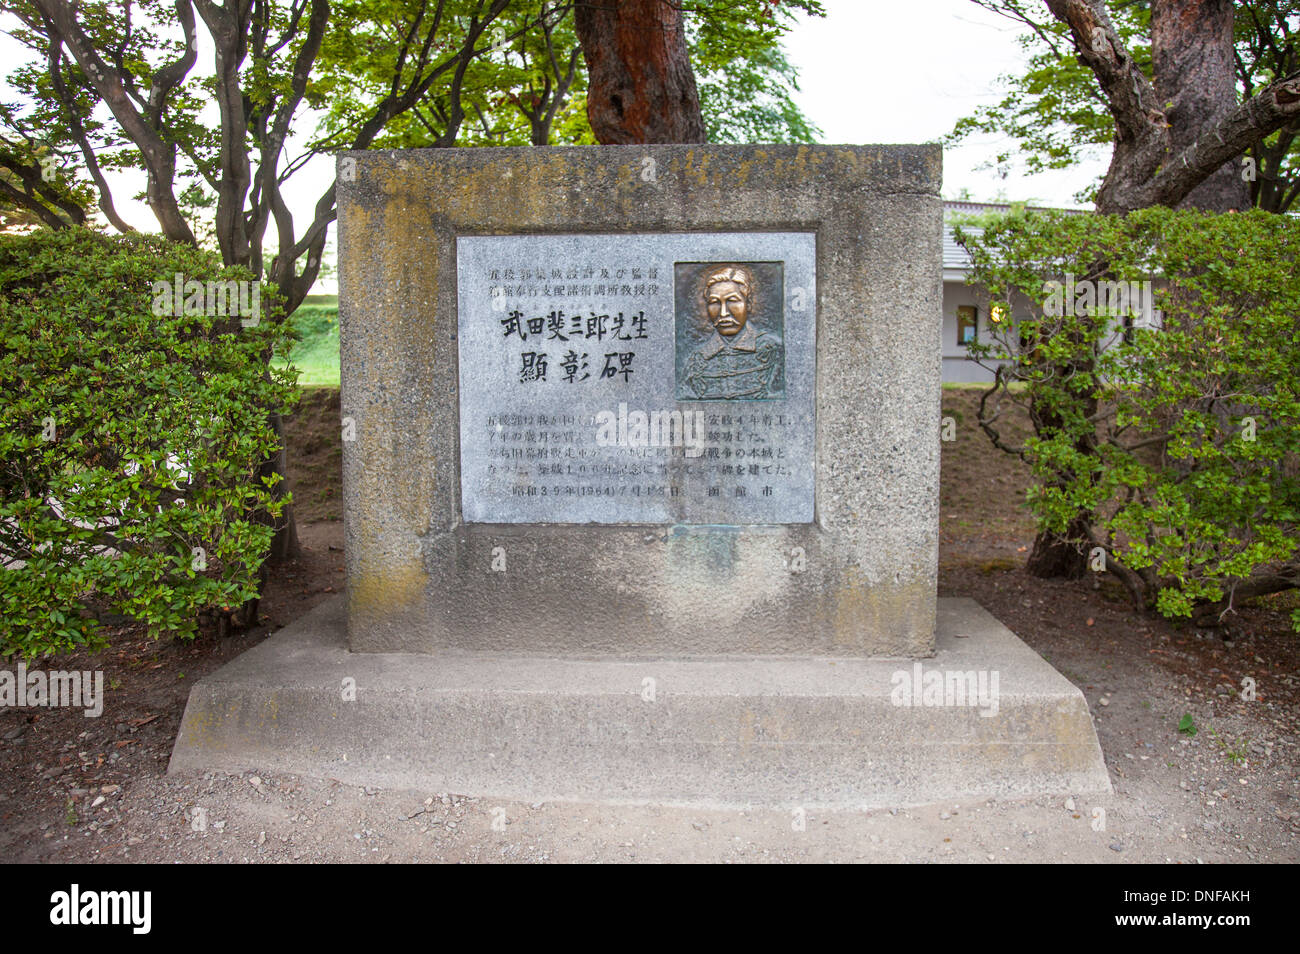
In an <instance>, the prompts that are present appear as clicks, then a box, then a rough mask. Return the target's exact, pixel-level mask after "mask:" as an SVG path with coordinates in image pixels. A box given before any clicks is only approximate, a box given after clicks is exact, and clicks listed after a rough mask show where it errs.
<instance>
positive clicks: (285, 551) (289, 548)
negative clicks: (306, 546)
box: [258, 414, 302, 563]
mask: <svg viewBox="0 0 1300 954" xmlns="http://www.w3.org/2000/svg"><path fill="white" fill-rule="evenodd" d="M271 427H272V428H274V430H275V436H276V438H277V440H278V441H279V444H280V449H279V451H277V452H276V453H274V454H272V455H271V456H270V457H269V458H268V459H267V460H266V461H265V462H264V463H263V464H262V468H261V470H260V471H259V472H258V476H259V477H271V476H272V475H274V474H279V475H280V476H281V478H282V479H281V480H280V481H279V482H278V483H277V484H276V485H275V488H274V489H273V491H272V493H275V494H277V495H279V496H283V495H284V494H286V493H288V486H287V484H288V476H289V474H288V465H287V455H286V454H285V449H284V418H283V417H281V416H280V415H279V414H272V415H271ZM301 553H302V544H301V543H300V542H299V541H298V524H297V521H295V520H294V517H293V504H286V505H285V508H284V510H283V511H282V512H281V515H280V520H279V522H278V523H277V524H276V530H275V537H274V538H273V539H272V540H271V554H270V556H269V557H268V559H269V560H270V561H271V562H272V563H283V562H284V561H286V560H292V559H294V558H295V557H297V556H298V555H299V554H301Z"/></svg>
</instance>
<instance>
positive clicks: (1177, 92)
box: [1151, 0, 1250, 212]
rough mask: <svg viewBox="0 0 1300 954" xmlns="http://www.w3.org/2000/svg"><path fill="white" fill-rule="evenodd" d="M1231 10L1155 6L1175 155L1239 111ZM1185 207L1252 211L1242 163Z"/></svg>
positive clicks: (1172, 3) (1216, 1)
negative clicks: (1204, 132) (1232, 113)
mask: <svg viewBox="0 0 1300 954" xmlns="http://www.w3.org/2000/svg"><path fill="white" fill-rule="evenodd" d="M1232 7H1233V5H1232V3H1231V2H1230V0H1164V2H1161V3H1156V4H1153V5H1152V7H1151V55H1152V58H1153V61H1154V70H1155V87H1156V92H1157V93H1158V94H1159V96H1160V101H1161V102H1162V103H1164V104H1165V117H1166V119H1168V121H1169V127H1170V128H1169V145H1170V150H1171V152H1172V153H1173V154H1175V155H1176V154H1178V153H1180V152H1182V151H1183V150H1184V149H1186V148H1188V147H1189V146H1191V145H1192V144H1193V143H1195V142H1196V140H1197V139H1198V138H1200V136H1201V133H1202V132H1203V131H1204V130H1206V129H1209V128H1211V127H1212V126H1213V125H1214V124H1216V123H1218V122H1219V121H1220V120H1222V119H1223V118H1224V117H1225V116H1227V115H1228V114H1229V113H1230V112H1232V111H1233V109H1235V108H1236V106H1237V72H1236V63H1235V60H1234V54H1233V45H1232V16H1233V9H1232ZM1181 205H1183V206H1185V207H1187V208H1196V209H1207V210H1209V211H1211V212H1230V211H1236V212H1241V211H1245V210H1246V209H1248V208H1250V190H1249V187H1248V186H1247V185H1246V182H1245V180H1244V179H1242V177H1241V160H1240V158H1236V159H1233V160H1231V161H1230V162H1226V163H1224V164H1223V165H1222V166H1220V167H1219V168H1218V169H1217V170H1216V171H1215V172H1213V173H1211V174H1210V175H1209V176H1207V177H1206V178H1205V179H1204V180H1203V181H1202V182H1201V184H1200V185H1198V186H1196V187H1195V188H1194V189H1192V190H1191V191H1190V192H1189V193H1187V196H1186V198H1184V199H1183V200H1182V203H1181Z"/></svg>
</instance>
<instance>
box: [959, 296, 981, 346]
mask: <svg viewBox="0 0 1300 954" xmlns="http://www.w3.org/2000/svg"><path fill="white" fill-rule="evenodd" d="M977 327H978V323H977V319H976V313H975V306H974V305H958V306H957V344H959V345H969V344H974V343H975V341H976V335H977V334H978V332H977Z"/></svg>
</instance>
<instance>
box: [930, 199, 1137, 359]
mask: <svg viewBox="0 0 1300 954" xmlns="http://www.w3.org/2000/svg"><path fill="white" fill-rule="evenodd" d="M1030 208H1033V207H1032V206H1031V207H1030ZM1011 209H1012V206H1011V205H1009V204H997V203H987V202H945V203H944V204H943V210H944V225H943V352H942V353H943V381H944V383H945V384H960V383H976V382H984V381H992V380H993V372H992V371H991V370H989V369H987V368H984V367H981V366H980V365H979V364H977V363H976V362H975V361H974V359H973V358H972V357H971V356H970V352H969V347H968V346H969V343H970V342H972V341H978V342H981V343H989V342H990V340H991V333H992V328H993V325H994V323H995V322H1000V321H1007V320H1008V319H1010V321H1011V322H1012V323H1013V327H1014V326H1015V325H1016V324H1018V323H1019V321H1020V319H1021V318H1027V317H1030V315H1031V312H1030V310H1029V309H1030V307H1031V303H1028V302H1026V303H1025V304H1024V306H1023V307H1021V306H1017V307H1016V308H1015V309H1013V312H1012V314H1011V315H1009V316H1008V315H999V314H996V313H992V314H991V313H990V303H989V294H988V292H987V291H986V290H985V289H984V287H983V286H982V285H968V284H966V279H967V278H968V277H969V276H970V273H971V271H972V268H971V260H970V256H969V255H968V254H967V253H966V250H965V249H963V248H962V247H961V246H960V245H958V244H957V242H956V241H955V240H954V239H953V227H954V223H953V220H954V219H959V218H960V217H962V216H972V215H987V214H989V213H999V212H1010V211H1011ZM1062 211H1075V212H1077V214H1079V215H1086V214H1088V213H1086V212H1082V211H1078V210H1062ZM967 228H968V230H969V231H978V228H976V227H973V226H967ZM1098 284H1099V285H1105V284H1107V283H1105V282H1101V283H1098ZM1156 284H1157V285H1158V284H1160V283H1159V282H1158V281H1157V282H1156ZM1134 288H1135V293H1134V294H1135V296H1136V285H1135V286H1134ZM1145 291H1146V292H1147V294H1143V295H1141V296H1140V298H1138V297H1134V298H1133V299H1132V305H1133V306H1136V307H1137V308H1139V309H1140V313H1139V314H1137V315H1135V317H1134V318H1132V319H1125V322H1124V324H1125V325H1127V326H1129V327H1133V326H1137V327H1142V326H1146V327H1154V326H1155V325H1157V324H1158V321H1159V316H1158V315H1157V314H1156V313H1155V312H1154V311H1153V305H1152V301H1151V296H1150V294H1149V292H1150V284H1149V283H1146V288H1145ZM1099 294H1100V292H1099ZM1129 300H1130V299H1129V298H1127V297H1125V298H1124V301H1125V302H1126V303H1127V302H1128V301H1129ZM1098 304H1099V305H1100V304H1101V302H1100V300H1099V301H1098ZM1119 313H1120V314H1123V313H1125V312H1119ZM1120 334H1122V332H1121V333H1119V334H1116V335H1115V336H1113V337H1112V338H1111V339H1109V340H1110V341H1116V340H1118V339H1119V337H1120ZM1106 346H1108V345H1107V344H1103V347H1106Z"/></svg>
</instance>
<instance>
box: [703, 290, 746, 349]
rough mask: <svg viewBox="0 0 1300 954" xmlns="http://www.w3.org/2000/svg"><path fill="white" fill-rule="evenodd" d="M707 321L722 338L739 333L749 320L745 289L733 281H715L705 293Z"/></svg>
mask: <svg viewBox="0 0 1300 954" xmlns="http://www.w3.org/2000/svg"><path fill="white" fill-rule="evenodd" d="M705 304H706V306H707V307H708V312H709V321H710V322H712V323H713V330H714V331H716V332H717V333H718V334H720V335H722V336H723V337H724V338H730V337H732V336H733V335H738V334H740V331H741V329H742V328H744V327H745V322H747V321H748V320H749V300H748V299H747V298H746V297H745V290H744V288H742V287H741V286H740V285H737V284H736V283H735V282H716V283H714V284H712V285H710V286H709V288H708V292H707V293H706V295H705Z"/></svg>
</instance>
